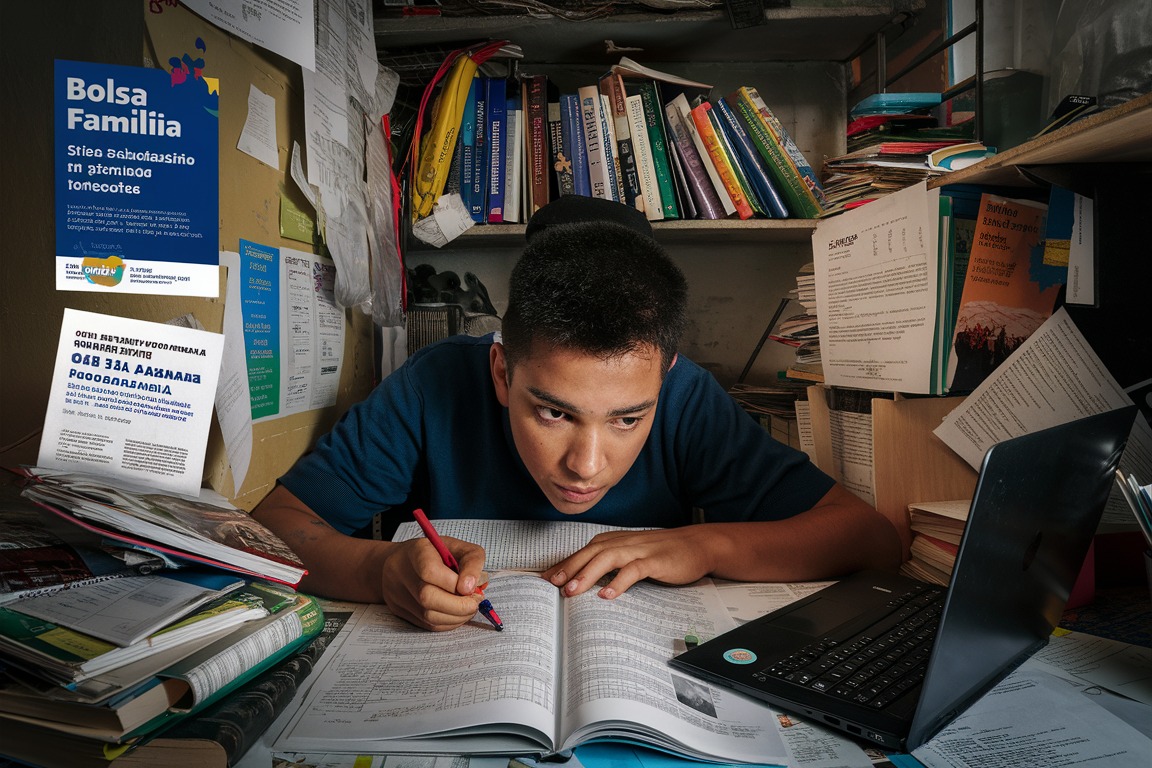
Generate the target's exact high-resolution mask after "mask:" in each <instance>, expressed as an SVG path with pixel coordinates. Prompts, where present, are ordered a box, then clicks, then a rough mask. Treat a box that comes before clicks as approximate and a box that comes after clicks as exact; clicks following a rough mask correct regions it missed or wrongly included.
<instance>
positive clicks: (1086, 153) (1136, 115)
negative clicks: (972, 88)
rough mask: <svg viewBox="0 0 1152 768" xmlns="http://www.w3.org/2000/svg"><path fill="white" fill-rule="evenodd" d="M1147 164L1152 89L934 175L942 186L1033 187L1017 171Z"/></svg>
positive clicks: (1151, 147)
mask: <svg viewBox="0 0 1152 768" xmlns="http://www.w3.org/2000/svg"><path fill="white" fill-rule="evenodd" d="M1147 162H1152V93H1146V94H1144V95H1143V96H1138V97H1137V98H1135V99H1132V100H1131V101H1128V102H1125V103H1124V104H1120V105H1119V106H1116V107H1112V108H1111V109H1107V110H1104V111H1103V112H1098V113H1096V114H1094V115H1090V116H1088V117H1086V118H1084V119H1083V120H1080V121H1078V122H1075V123H1072V124H1071V125H1066V126H1064V127H1063V128H1061V129H1059V130H1056V131H1053V132H1052V133H1050V134H1047V135H1045V136H1041V137H1040V138H1038V139H1033V140H1032V141H1028V142H1025V143H1023V144H1021V145H1019V146H1016V147H1013V148H1012V149H1009V150H1007V151H1005V152H1001V153H999V154H996V155H993V156H992V157H990V158H988V159H986V160H983V161H981V162H979V163H977V164H976V165H973V166H969V167H968V168H963V169H961V170H959V171H955V172H953V173H949V174H947V175H945V176H940V177H938V178H936V179H933V180H932V182H931V183H930V186H932V187H940V186H944V185H945V184H1004V185H1008V186H1032V185H1033V182H1032V180H1031V179H1029V178H1028V177H1027V176H1025V175H1024V174H1023V173H1021V172H1020V170H1019V169H1020V168H1021V167H1026V166H1033V165H1064V164H1083V163H1147Z"/></svg>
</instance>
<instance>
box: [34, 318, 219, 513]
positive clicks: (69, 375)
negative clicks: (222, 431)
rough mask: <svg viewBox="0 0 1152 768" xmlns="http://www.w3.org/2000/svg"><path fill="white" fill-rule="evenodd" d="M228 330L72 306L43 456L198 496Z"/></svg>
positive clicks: (48, 463) (59, 465)
mask: <svg viewBox="0 0 1152 768" xmlns="http://www.w3.org/2000/svg"><path fill="white" fill-rule="evenodd" d="M223 347H224V336H223V334H219V333H210V332H208V331H201V330H196V329H193V328H181V327H179V326H175V325H167V324H164V323H152V322H148V321H145V320H136V319H133V318H127V317H115V316H112V315H101V314H97V313H95V312H83V311H80V310H76V309H65V310H64V320H63V323H62V325H61V327H60V343H59V346H58V348H57V353H56V366H55V370H54V372H53V375H52V391H51V392H50V393H49V395H48V408H47V411H46V414H45V417H44V432H43V435H42V437H41V440H40V453H39V458H38V459H37V463H38V464H40V465H41V466H45V467H51V468H53V469H68V470H78V471H82V472H99V473H101V474H103V475H106V476H111V477H119V478H124V479H128V480H135V481H137V482H143V483H147V484H148V485H150V486H152V487H155V488H159V489H163V490H169V491H174V492H176V493H183V494H187V495H191V496H196V495H198V494H199V493H200V484H201V479H202V478H203V476H204V455H205V452H206V450H207V443H208V428H209V426H210V425H211V422H212V406H213V401H214V398H215V395H216V382H217V380H218V378H219V375H220V357H221V354H222V351H223Z"/></svg>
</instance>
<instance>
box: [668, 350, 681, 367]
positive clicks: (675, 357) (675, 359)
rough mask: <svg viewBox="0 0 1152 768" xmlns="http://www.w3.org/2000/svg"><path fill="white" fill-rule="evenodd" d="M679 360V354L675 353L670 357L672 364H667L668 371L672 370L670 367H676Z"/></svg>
mask: <svg viewBox="0 0 1152 768" xmlns="http://www.w3.org/2000/svg"><path fill="white" fill-rule="evenodd" d="M679 359H680V353H679V352H676V353H674V354H673V355H672V362H670V363H668V370H669V371H670V370H672V366H674V365H676V361H677V360H679Z"/></svg>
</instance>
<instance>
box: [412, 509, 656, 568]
mask: <svg viewBox="0 0 1152 768" xmlns="http://www.w3.org/2000/svg"><path fill="white" fill-rule="evenodd" d="M432 525H434V526H435V527H436V532H437V533H439V534H440V535H441V536H451V537H452V538H454V539H460V540H462V541H469V542H472V543H473V544H477V545H479V546H481V547H483V548H484V552H485V553H486V555H487V559H486V562H485V563H484V565H485V567H486V568H488V569H490V570H493V571H546V570H548V569H549V568H551V567H552V566H553V565H555V564H556V563H558V562H560V561H561V560H563V559H564V558H566V557H568V556H569V555H571V554H572V553H573V552H575V551H577V550H578V549H581V548H582V547H583V546H584V545H585V544H587V543H588V542H589V541H590V540H591V539H592V537H593V536H595V535H596V534H598V533H604V532H606V531H625V530H644V529H643V528H624V527H622V526H618V525H603V524H601V523H582V522H579V521H576V520H571V521H568V520H433V521H432ZM423 535H424V534H423V533H421V531H420V526H418V525H417V524H416V523H415V522H412V521H410V522H407V523H401V524H400V525H399V526H397V528H396V534H395V535H394V536H393V537H392V540H393V541H407V540H408V539H418V538H420V537H421V536H423Z"/></svg>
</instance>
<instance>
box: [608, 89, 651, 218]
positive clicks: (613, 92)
mask: <svg viewBox="0 0 1152 768" xmlns="http://www.w3.org/2000/svg"><path fill="white" fill-rule="evenodd" d="M600 93H601V94H603V95H604V96H606V97H607V99H608V114H609V116H610V119H611V121H612V134H613V137H614V143H613V147H614V149H615V150H616V178H617V183H618V185H619V187H620V197H619V198H618V199H620V200H621V201H622V202H624V203H625V204H626V205H628V206H631V207H632V208H636V209H637V210H640V211H643V210H644V205H645V202H646V199H645V197H644V193H643V189H642V187H641V184H640V173H639V169H638V168H637V166H636V147H635V139H634V137H633V135H632V126H631V123H630V121H629V119H628V106H627V102H626V101H625V99H626V98H627V97H626V95H625V93H624V80H623V78H621V77H620V75H619V74H617V73H615V72H609V73H608V74H606V75H604V76H603V77H601V78H600Z"/></svg>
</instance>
